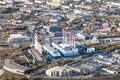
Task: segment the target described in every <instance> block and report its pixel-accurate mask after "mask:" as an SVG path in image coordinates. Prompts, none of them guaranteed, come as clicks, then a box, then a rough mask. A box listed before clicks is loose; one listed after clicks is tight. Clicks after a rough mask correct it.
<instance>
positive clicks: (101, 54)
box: [99, 53, 107, 57]
mask: <svg viewBox="0 0 120 80" xmlns="http://www.w3.org/2000/svg"><path fill="white" fill-rule="evenodd" d="M99 55H100V56H103V57H105V56H107V54H104V53H100V54H99Z"/></svg>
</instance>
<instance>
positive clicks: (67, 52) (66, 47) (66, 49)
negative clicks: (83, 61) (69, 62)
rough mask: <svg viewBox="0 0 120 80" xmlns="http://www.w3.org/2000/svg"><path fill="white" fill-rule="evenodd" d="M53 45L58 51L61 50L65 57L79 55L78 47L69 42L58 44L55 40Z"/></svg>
mask: <svg viewBox="0 0 120 80" xmlns="http://www.w3.org/2000/svg"><path fill="white" fill-rule="evenodd" d="M52 46H53V47H54V48H55V49H57V50H58V51H60V53H61V54H62V55H63V56H65V57H73V56H77V55H78V48H76V47H74V46H73V45H70V44H68V43H60V44H56V43H54V42H53V43H52Z"/></svg>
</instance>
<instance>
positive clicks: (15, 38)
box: [8, 34, 29, 42]
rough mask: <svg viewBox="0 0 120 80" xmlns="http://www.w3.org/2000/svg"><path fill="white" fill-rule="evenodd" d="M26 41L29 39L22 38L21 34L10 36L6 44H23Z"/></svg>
mask: <svg viewBox="0 0 120 80" xmlns="http://www.w3.org/2000/svg"><path fill="white" fill-rule="evenodd" d="M28 40H29V38H28V37H27V36H23V35H21V34H11V35H10V37H9V38H8V42H25V41H28Z"/></svg>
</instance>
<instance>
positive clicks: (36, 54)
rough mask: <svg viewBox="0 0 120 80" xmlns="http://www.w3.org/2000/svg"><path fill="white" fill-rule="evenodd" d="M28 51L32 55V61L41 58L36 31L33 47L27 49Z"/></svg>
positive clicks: (40, 46)
mask: <svg viewBox="0 0 120 80" xmlns="http://www.w3.org/2000/svg"><path fill="white" fill-rule="evenodd" d="M28 52H29V53H30V54H31V55H32V57H33V62H34V63H38V62H40V61H42V60H43V58H42V44H41V43H40V41H39V37H38V32H37V31H36V32H35V39H34V49H28Z"/></svg>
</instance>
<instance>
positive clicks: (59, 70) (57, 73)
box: [45, 66, 72, 77]
mask: <svg viewBox="0 0 120 80" xmlns="http://www.w3.org/2000/svg"><path fill="white" fill-rule="evenodd" d="M45 73H46V75H47V76H50V77H65V76H71V75H72V70H71V69H68V68H64V67H60V66H56V67H53V68H51V69H47V70H46V71H45Z"/></svg>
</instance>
